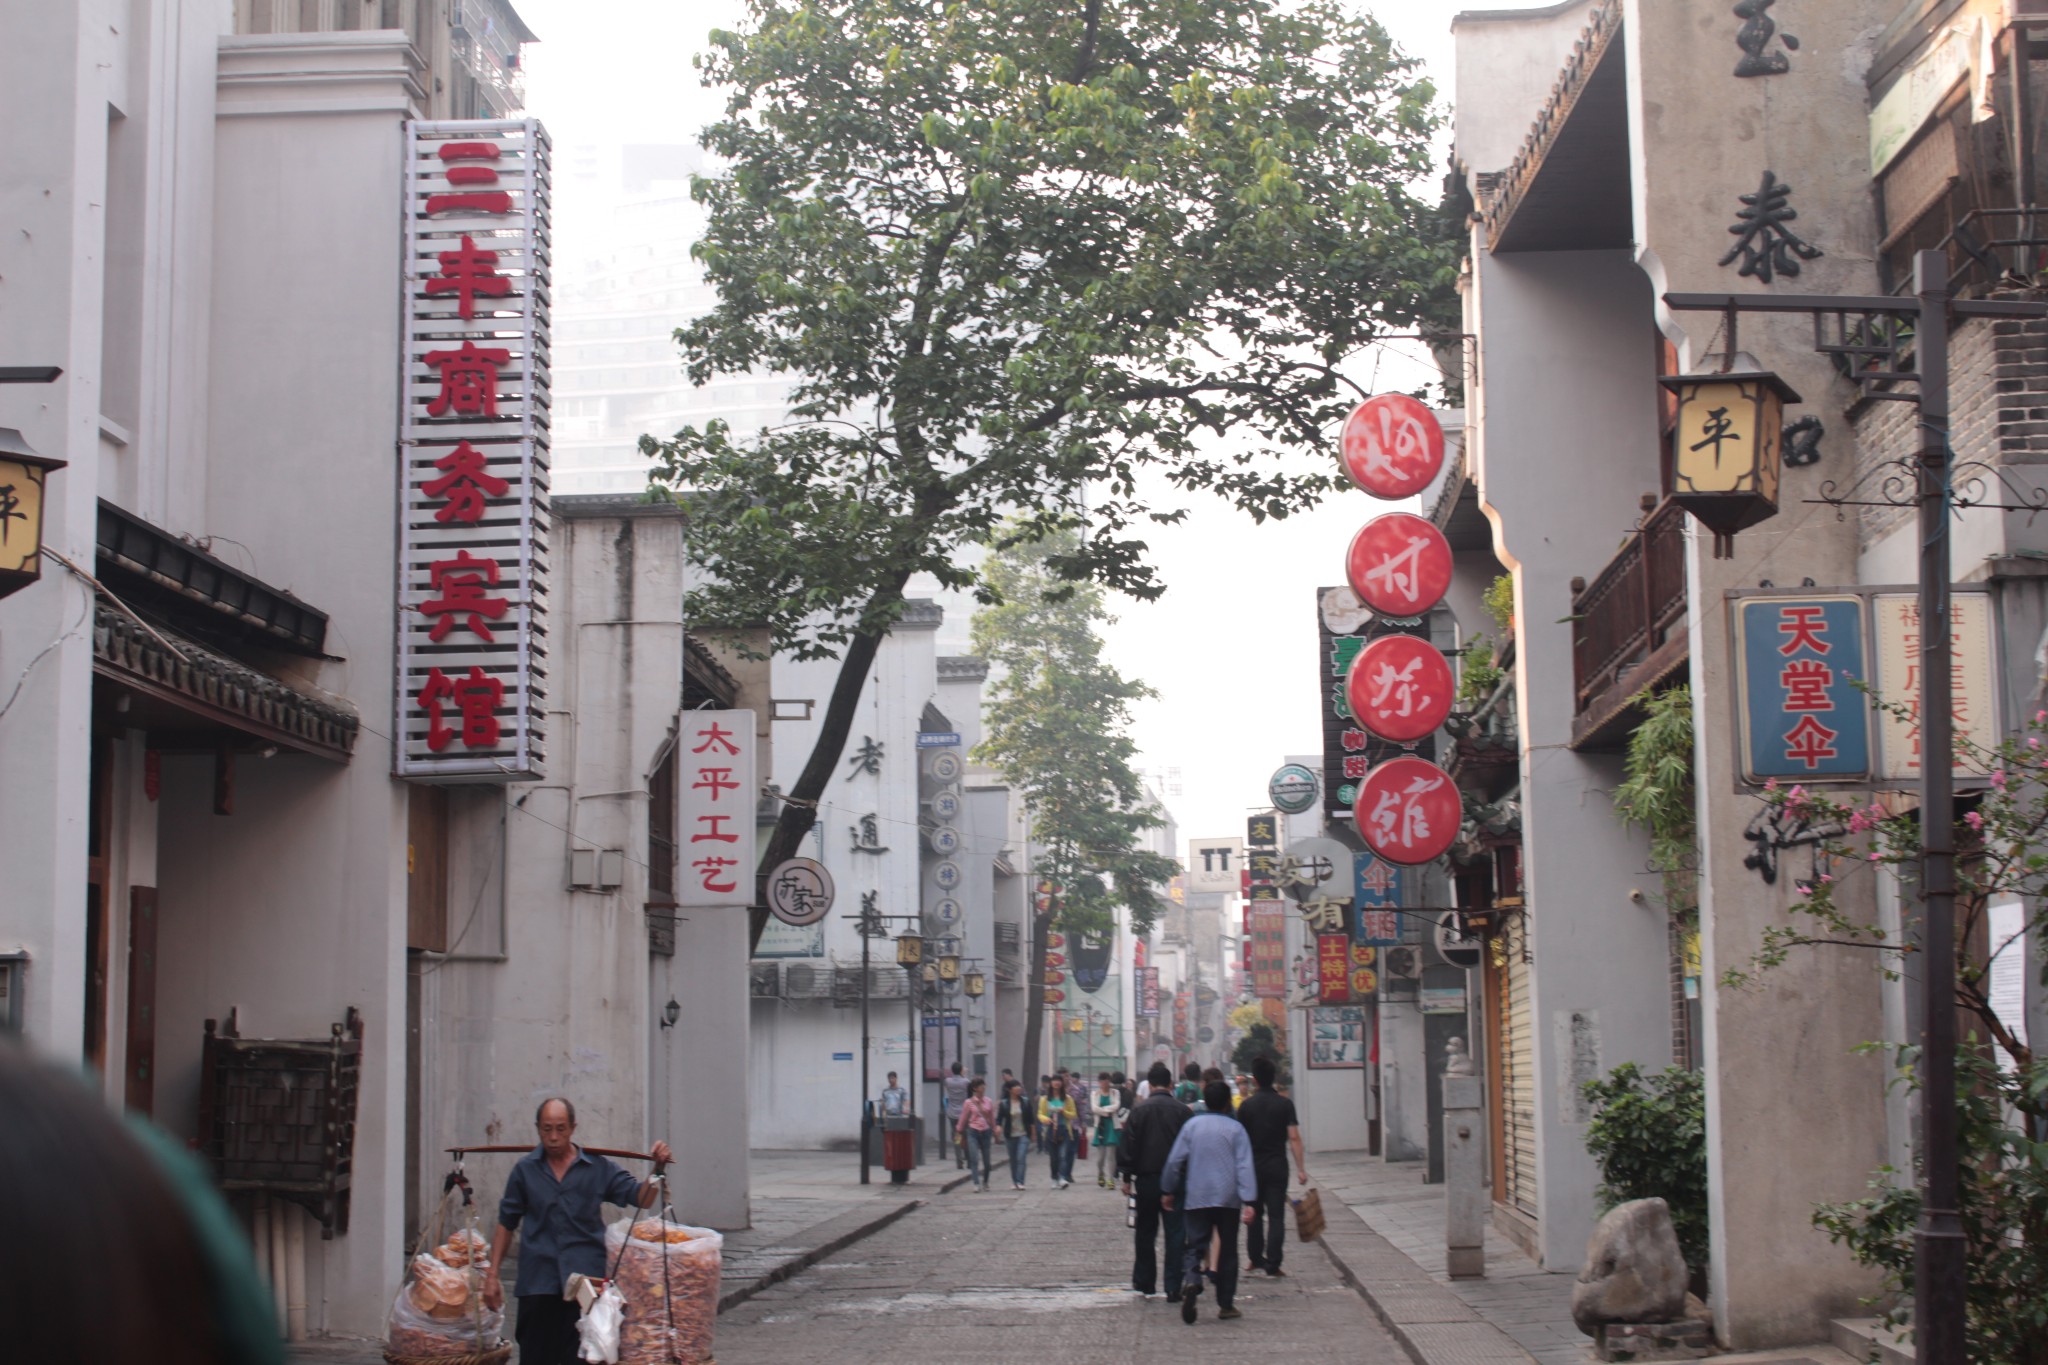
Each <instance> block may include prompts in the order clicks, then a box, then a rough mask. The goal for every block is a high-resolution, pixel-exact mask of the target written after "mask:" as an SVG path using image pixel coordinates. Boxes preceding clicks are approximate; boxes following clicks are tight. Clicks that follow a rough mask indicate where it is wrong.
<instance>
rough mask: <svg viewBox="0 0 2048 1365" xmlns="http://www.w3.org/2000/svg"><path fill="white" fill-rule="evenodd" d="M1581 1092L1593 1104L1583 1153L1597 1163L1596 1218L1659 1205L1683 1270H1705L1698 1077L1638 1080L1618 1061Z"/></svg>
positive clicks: (1703, 1122)
mask: <svg viewBox="0 0 2048 1365" xmlns="http://www.w3.org/2000/svg"><path fill="white" fill-rule="evenodd" d="M1583 1090H1584V1093H1585V1096H1586V1099H1587V1100H1588V1101H1589V1102H1590V1103H1591V1104H1592V1105H1593V1121H1592V1122H1591V1123H1590V1124H1589V1125H1588V1126H1587V1128H1586V1150H1587V1151H1588V1152H1590V1153H1592V1155H1593V1159H1594V1160H1595V1161H1597V1162H1599V1163H1600V1189H1599V1198H1600V1207H1601V1209H1602V1211H1603V1212H1604V1211H1605V1210H1607V1209H1611V1208H1613V1207H1614V1206H1615V1205H1617V1204H1625V1203H1627V1202H1628V1201H1629V1200H1631V1199H1652V1198H1655V1199H1662V1200H1663V1201H1664V1202H1665V1203H1666V1204H1668V1205H1670V1206H1671V1223H1672V1226H1673V1227H1675V1228H1676V1229H1677V1231H1678V1248H1679V1250H1680V1251H1682V1252H1683V1253H1684V1254H1685V1263H1686V1265H1687V1266H1689V1267H1691V1268H1693V1269H1695V1270H1697V1269H1699V1268H1700V1267H1702V1266H1704V1265H1706V1263H1707V1093H1706V1089H1705V1087H1704V1086H1702V1084H1701V1083H1700V1075H1699V1073H1698V1072H1696V1071H1687V1070H1686V1069H1685V1068H1684V1067H1677V1066H1672V1067H1666V1068H1665V1069H1664V1070H1663V1071H1662V1072H1660V1073H1658V1074H1657V1075H1654V1076H1645V1075H1643V1073H1642V1070H1641V1069H1640V1068H1639V1067H1637V1066H1636V1064H1635V1063H1634V1062H1625V1063H1623V1064H1622V1065H1620V1066H1618V1067H1616V1068H1614V1070H1613V1071H1611V1072H1609V1073H1608V1075H1607V1079H1605V1080H1601V1081H1587V1082H1586V1083H1585V1085H1584V1087H1583Z"/></svg>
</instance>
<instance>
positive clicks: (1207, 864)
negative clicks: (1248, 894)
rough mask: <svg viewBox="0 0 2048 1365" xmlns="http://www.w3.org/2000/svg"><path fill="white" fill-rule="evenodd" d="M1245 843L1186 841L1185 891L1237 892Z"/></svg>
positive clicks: (1232, 840)
mask: <svg viewBox="0 0 2048 1365" xmlns="http://www.w3.org/2000/svg"><path fill="white" fill-rule="evenodd" d="M1243 875H1244V840H1242V839H1190V840H1188V881H1187V887H1188V890H1190V891H1194V892H1217V891H1236V890H1238V889H1239V888H1240V887H1241V886H1242V884H1243Z"/></svg>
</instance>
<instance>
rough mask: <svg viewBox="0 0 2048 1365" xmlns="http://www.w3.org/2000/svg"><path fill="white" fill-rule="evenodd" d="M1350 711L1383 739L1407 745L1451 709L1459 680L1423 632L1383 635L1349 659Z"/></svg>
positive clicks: (1430, 729) (1347, 688) (1346, 683)
mask: <svg viewBox="0 0 2048 1365" xmlns="http://www.w3.org/2000/svg"><path fill="white" fill-rule="evenodd" d="M1344 688H1345V699H1346V700H1347V701H1349V702H1350V703H1351V714H1352V715H1354V716H1356V717H1357V718H1358V720H1359V722H1360V723H1361V724H1363V725H1364V726H1365V728H1366V729H1368V730H1370V731H1372V732H1373V733H1374V734H1375V735H1378V736H1379V737H1380V738H1381V739H1390V740H1393V741H1394V742H1395V743H1397V744H1406V743H1408V742H1409V741H1411V740H1417V739H1421V738H1422V737H1423V736H1424V735H1427V734H1431V733H1433V732H1434V731H1435V730H1436V728H1437V727H1438V726H1439V725H1442V724H1443V723H1444V720H1445V719H1446V718H1447V717H1448V716H1449V715H1450V714H1451V701H1452V699H1453V697H1454V696H1455V695H1456V693H1457V684H1456V683H1454V682H1453V681H1452V680H1451V666H1450V665H1449V664H1448V663H1446V662H1444V656H1443V651H1442V650H1440V649H1438V648H1437V647H1436V646H1435V645H1433V644H1431V643H1430V642H1429V641H1427V640H1425V639H1423V638H1422V637H1421V636H1419V635H1382V636H1381V637H1380V638H1379V639H1377V640H1374V641H1373V642H1372V643H1371V644H1369V645H1367V646H1366V647H1365V648H1364V649H1363V650H1361V651H1359V655H1358V657H1357V658H1356V659H1353V660H1352V661H1351V671H1350V672H1349V673H1348V674H1347V675H1346V676H1345V680H1344Z"/></svg>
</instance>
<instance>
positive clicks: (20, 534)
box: [0, 427, 66, 597]
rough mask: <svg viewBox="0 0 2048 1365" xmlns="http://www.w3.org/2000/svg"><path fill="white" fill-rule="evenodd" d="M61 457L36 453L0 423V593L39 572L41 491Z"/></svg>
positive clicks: (19, 587) (13, 589)
mask: <svg viewBox="0 0 2048 1365" xmlns="http://www.w3.org/2000/svg"><path fill="white" fill-rule="evenodd" d="M65 463H66V462H65V461H63V460H53V459H51V458H50V457H49V456H47V455H38V454H36V452H35V448H34V447H32V446H31V445H29V443H28V442H27V441H25V440H23V439H22V436H21V433H20V432H18V431H16V430H15V429H14V428H13V427H0V597H5V596H7V595H8V594H9V593H13V592H19V591H21V590H22V589H23V588H25V587H27V586H28V585H29V584H31V583H33V582H35V581H36V580H37V579H38V578H40V577H42V573H43V493H44V489H45V484H46V481H47V480H48V478H49V474H50V471H51V470H53V469H62V468H64V465H65Z"/></svg>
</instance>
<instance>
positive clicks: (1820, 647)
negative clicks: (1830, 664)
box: [1778, 606, 1833, 654]
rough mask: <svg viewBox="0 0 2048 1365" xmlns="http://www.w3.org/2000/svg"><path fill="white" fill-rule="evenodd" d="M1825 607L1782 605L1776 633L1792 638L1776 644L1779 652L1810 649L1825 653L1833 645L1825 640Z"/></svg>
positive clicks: (1790, 652)
mask: <svg viewBox="0 0 2048 1365" xmlns="http://www.w3.org/2000/svg"><path fill="white" fill-rule="evenodd" d="M1826 611H1827V608H1825V607H1819V606H1798V607H1783V608H1780V609H1779V611H1778V633H1779V634H1780V635H1789V636H1791V637H1792V638H1791V639H1789V640H1787V641H1785V643H1784V644H1782V645H1779V646H1778V652H1779V653H1780V654H1796V653H1798V652H1799V651H1800V650H1802V649H1810V650H1812V651H1813V652H1814V653H1816V654H1826V653H1827V652H1828V651H1829V650H1830V649H1831V648H1832V647H1833V646H1831V645H1829V644H1828V642H1827V638H1826V637H1827V633H1828V623H1827V620H1826V619H1825V614H1826Z"/></svg>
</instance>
